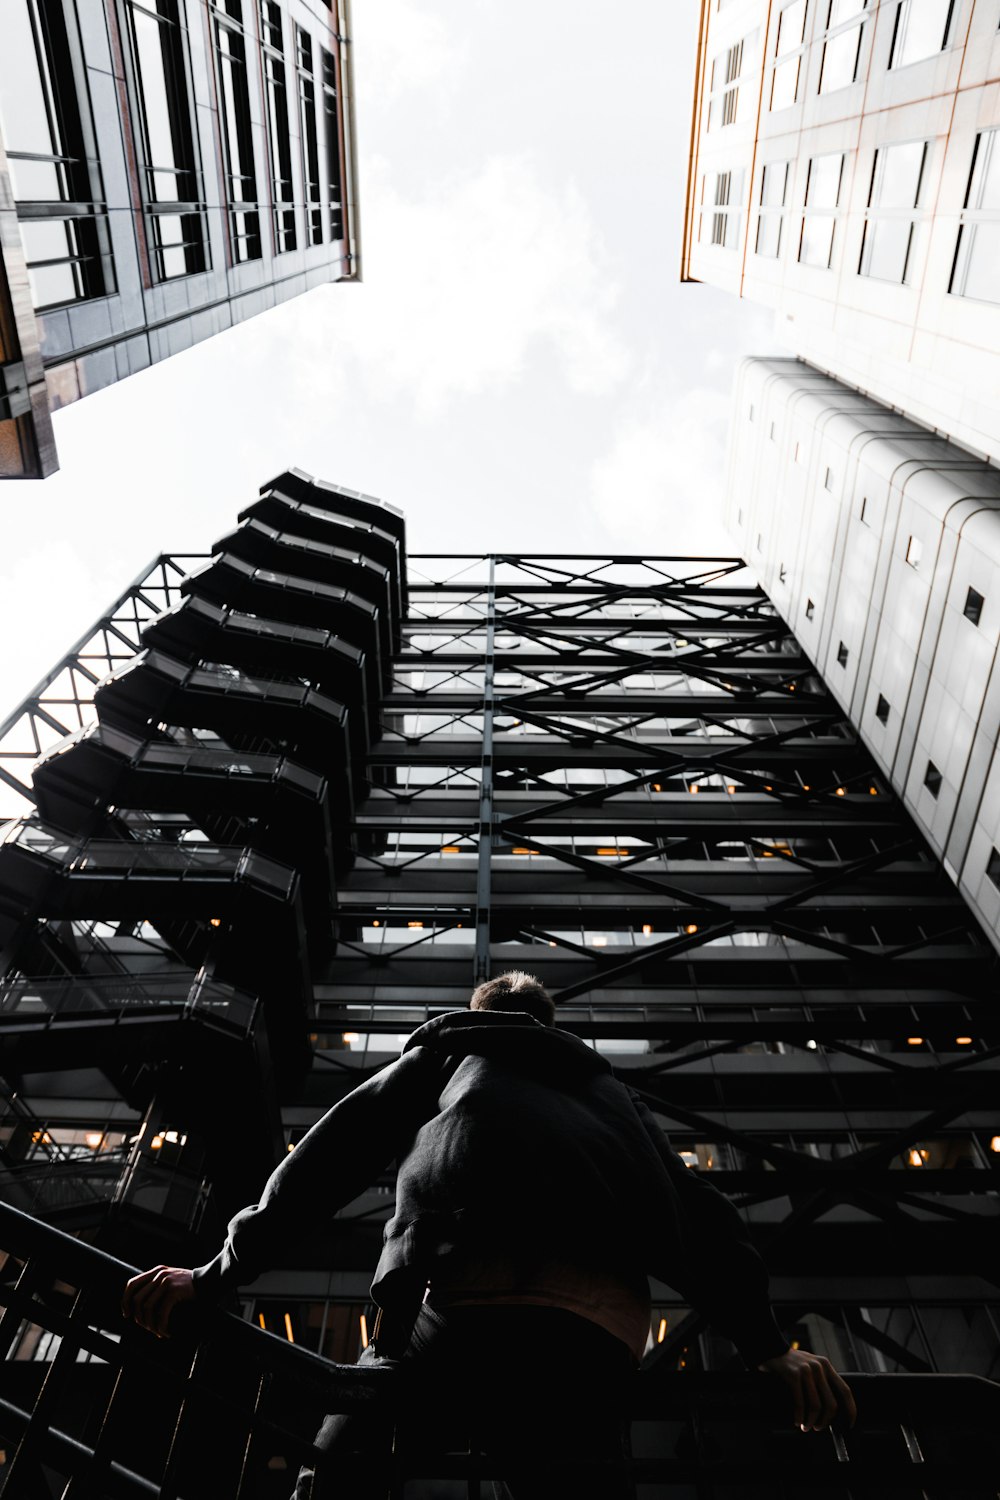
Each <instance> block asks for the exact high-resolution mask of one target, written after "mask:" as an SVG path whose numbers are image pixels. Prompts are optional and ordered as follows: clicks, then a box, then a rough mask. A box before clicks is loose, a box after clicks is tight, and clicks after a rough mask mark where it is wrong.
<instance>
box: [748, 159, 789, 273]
mask: <svg viewBox="0 0 1000 1500" xmlns="http://www.w3.org/2000/svg"><path fill="white" fill-rule="evenodd" d="M787 187H788V162H787V161H771V162H767V163H766V165H765V167H764V170H763V172H762V173H761V179H760V212H759V214H758V215H757V244H756V246H755V249H756V253H757V254H758V255H761V256H764V257H766V258H767V259H770V260H774V259H776V257H777V256H778V255H779V254H780V252H781V226H782V223H783V222H784V215H785V194H786V191H787Z"/></svg>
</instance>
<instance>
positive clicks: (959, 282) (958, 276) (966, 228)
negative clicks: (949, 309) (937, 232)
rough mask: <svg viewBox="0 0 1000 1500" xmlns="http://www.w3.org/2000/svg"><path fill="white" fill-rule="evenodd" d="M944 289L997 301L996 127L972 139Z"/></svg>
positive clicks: (999, 153) (999, 201)
mask: <svg viewBox="0 0 1000 1500" xmlns="http://www.w3.org/2000/svg"><path fill="white" fill-rule="evenodd" d="M948 290H949V292H951V294H952V296H955V297H972V298H975V299H976V300H978V301H980V302H1000V127H998V128H997V129H995V130H983V131H981V132H980V133H979V135H977V136H976V145H975V149H974V151H973V156H972V167H971V170H970V172H969V186H968V188H967V190H966V195H965V206H964V208H963V210H962V221H961V225H960V228H959V231H958V243H957V245H956V248H955V264H954V266H953V268H952V273H951V283H950V285H949V287H948Z"/></svg>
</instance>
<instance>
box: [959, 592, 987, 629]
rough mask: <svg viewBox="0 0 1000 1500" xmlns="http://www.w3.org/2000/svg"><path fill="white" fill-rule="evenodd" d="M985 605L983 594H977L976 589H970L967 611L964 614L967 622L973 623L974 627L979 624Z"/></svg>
mask: <svg viewBox="0 0 1000 1500" xmlns="http://www.w3.org/2000/svg"><path fill="white" fill-rule="evenodd" d="M985 603H986V600H985V599H984V598H983V596H982V594H979V593H977V592H976V590H975V589H970V590H969V592H968V593H967V594H966V596H965V609H964V611H963V613H964V615H965V618H966V619H967V620H971V621H972V623H973V625H978V624H979V621H980V618H981V616H982V613H983V605H984V604H985Z"/></svg>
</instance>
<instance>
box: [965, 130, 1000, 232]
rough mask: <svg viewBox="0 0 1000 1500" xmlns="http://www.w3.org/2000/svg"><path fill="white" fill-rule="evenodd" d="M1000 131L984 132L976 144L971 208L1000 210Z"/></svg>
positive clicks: (969, 202)
mask: <svg viewBox="0 0 1000 1500" xmlns="http://www.w3.org/2000/svg"><path fill="white" fill-rule="evenodd" d="M998 140H1000V130H984V131H983V132H982V134H981V135H980V136H979V139H978V141H977V143H976V156H975V165H974V167H973V169H972V177H971V180H970V182H969V201H968V207H969V208H977V209H982V210H984V211H986V212H990V211H991V210H996V209H1000V148H998V146H997V141H998Z"/></svg>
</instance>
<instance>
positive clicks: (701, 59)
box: [680, 0, 712, 281]
mask: <svg viewBox="0 0 1000 1500" xmlns="http://www.w3.org/2000/svg"><path fill="white" fill-rule="evenodd" d="M711 3H712V0H701V7H700V10H699V15H698V45H697V49H696V52H695V67H694V96H693V98H692V100H691V139H690V144H689V146H688V169H687V185H686V187H685V191H684V228H683V233H682V237H681V276H680V279H681V281H697V280H698V277H697V276H692V275H691V273H690V266H691V236H692V233H693V226H694V209H695V199H696V176H697V174H696V170H695V168H696V163H697V160H698V140H699V137H700V134H701V110H702V101H703V100H704V97H705V87H704V84H705V57H706V53H707V51H708V13H709V8H710V6H711Z"/></svg>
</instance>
